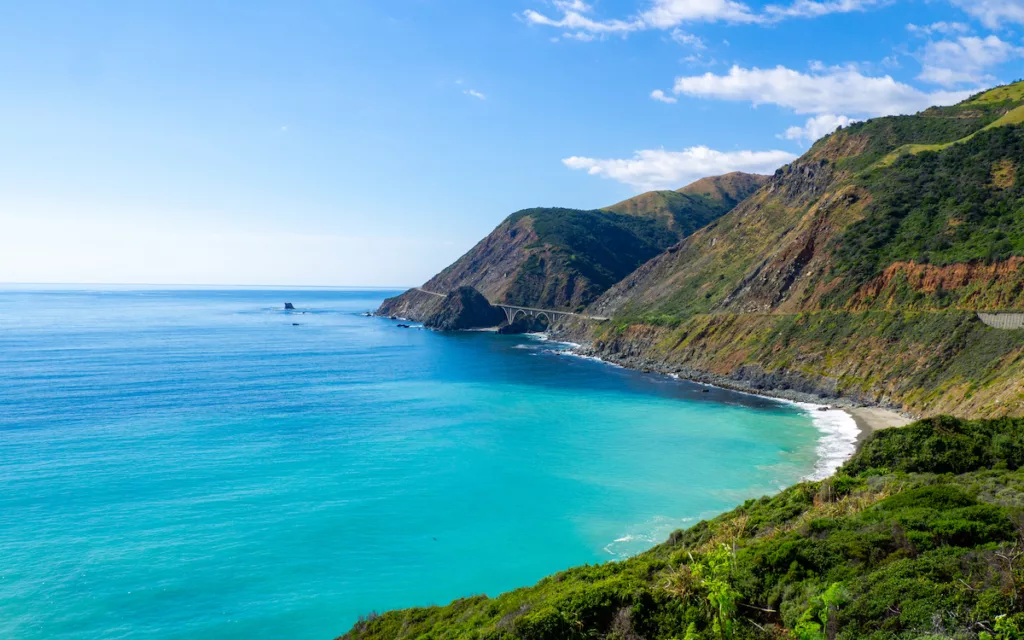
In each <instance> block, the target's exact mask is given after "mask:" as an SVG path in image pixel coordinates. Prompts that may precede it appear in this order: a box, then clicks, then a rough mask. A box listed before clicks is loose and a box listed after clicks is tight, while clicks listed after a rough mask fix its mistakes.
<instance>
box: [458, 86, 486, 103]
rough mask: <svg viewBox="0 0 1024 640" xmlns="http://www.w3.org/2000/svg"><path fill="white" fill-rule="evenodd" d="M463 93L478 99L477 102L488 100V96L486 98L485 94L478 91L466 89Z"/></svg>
mask: <svg viewBox="0 0 1024 640" xmlns="http://www.w3.org/2000/svg"><path fill="white" fill-rule="evenodd" d="M462 93H464V94H466V95H467V96H472V97H474V98H476V99H477V100H486V99H487V96H485V95H484V94H482V93H480V92H479V91H477V90H476V89H466V90H464V91H463V92H462Z"/></svg>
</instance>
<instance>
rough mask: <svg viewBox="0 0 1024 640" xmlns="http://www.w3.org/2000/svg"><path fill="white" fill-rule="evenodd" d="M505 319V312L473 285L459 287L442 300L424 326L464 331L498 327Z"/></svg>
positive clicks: (440, 329) (439, 329) (441, 329)
mask: <svg viewBox="0 0 1024 640" xmlns="http://www.w3.org/2000/svg"><path fill="white" fill-rule="evenodd" d="M504 321H505V313H504V312H503V311H502V310H501V309H499V308H497V307H494V306H491V303H490V302H488V301H487V298H485V297H483V295H481V294H480V292H479V291H477V290H476V289H474V288H473V287H459V288H458V289H456V290H454V291H452V292H451V293H449V294H448V295H447V296H445V297H444V299H443V300H442V301H441V304H440V306H439V307H438V308H437V310H436V311H435V312H434V313H432V314H431V315H430V316H428V317H427V318H426V319H425V320H424V321H423V326H425V327H427V328H428V329H436V330H438V331H464V330H466V329H481V328H487V327H496V326H498V325H500V324H501V323H502V322H504Z"/></svg>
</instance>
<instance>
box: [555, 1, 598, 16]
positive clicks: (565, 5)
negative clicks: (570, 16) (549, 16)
mask: <svg viewBox="0 0 1024 640" xmlns="http://www.w3.org/2000/svg"><path fill="white" fill-rule="evenodd" d="M555 6H556V7H558V8H559V9H561V10H562V11H577V12H579V13H587V12H588V11H590V8H591V7H590V5H589V4H587V3H586V2H583V0H555Z"/></svg>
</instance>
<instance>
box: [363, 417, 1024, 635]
mask: <svg viewBox="0 0 1024 640" xmlns="http://www.w3.org/2000/svg"><path fill="white" fill-rule="evenodd" d="M1022 467H1024V420H1020V419H1016V420H1014V419H1002V420H997V421H974V422H962V421H959V420H956V419H953V418H938V419H933V420H926V421H921V422H918V423H916V424H914V425H911V426H908V427H904V428H901V429H890V430H886V431H881V432H878V433H876V434H875V435H874V436H873V437H872V438H871V439H870V440H868V441H867V442H866V443H865V445H864V447H863V449H862V450H861V451H860V453H858V454H857V455H856V456H855V457H854V458H853V459H852V460H850V461H849V462H848V463H847V464H846V465H845V466H844V467H843V468H842V469H841V470H840V471H839V472H838V473H837V474H836V475H835V476H833V477H832V478H830V479H828V480H825V481H822V482H805V483H802V484H798V485H796V486H794V487H791V488H789V489H786V490H785V491H783V492H782V493H780V494H778V495H776V496H774V497H771V498H761V499H759V500H749V501H747V502H746V503H744V504H743V505H742V506H740V507H738V508H736V509H735V510H733V511H731V512H729V513H726V514H724V515H721V516H719V517H717V518H714V519H713V520H710V521H707V522H701V523H700V524H698V525H696V526H694V527H692V528H690V529H688V530H686V531H678V532H676V533H674V534H673V535H672V536H671V537H670V539H669V540H668V541H667V542H665V543H664V544H662V545H659V546H657V547H655V548H654V549H652V550H650V551H648V552H646V553H643V554H641V555H639V556H636V557H634V558H631V559H629V560H625V561H622V562H610V563H607V564H603V565H598V566H586V567H578V568H575V569H570V570H569V571H565V572H563V573H559V574H556V575H553V576H550V577H548V578H545V579H544V580H542V581H541V582H539V583H538V584H537V585H535V586H533V587H527V588H523V589H518V590H516V591H512V592H510V593H506V594H503V595H500V596H498V597H495V598H488V597H486V596H474V597H470V598H465V599H462V600H457V601H455V602H453V603H451V604H450V605H448V606H445V607H430V608H424V609H409V610H405V611H393V612H389V613H386V614H384V615H381V616H377V615H370V616H368V617H367V618H365V619H364V620H363V621H361V622H360V623H359V624H357V625H356V626H355V627H354V628H353V629H352V630H351V631H350V632H349V633H348V634H347V635H346V636H344V638H347V639H350V640H378V639H379V640H385V639H387V640H400V639H405V638H409V639H412V638H431V639H434V640H443V639H453V640H454V639H456V638H458V639H460V640H461V639H471V638H477V639H480V640H483V639H493V640H499V639H510V640H511V639H514V638H515V639H523V640H548V639H550V640H556V639H557V640H567V639H574V638H578V639H584V638H605V639H609V640H612V639H614V640H627V639H633V640H635V639H639V638H644V639H646V640H703V639H708V640H710V639H715V640H720V639H724V638H730V639H733V640H741V639H748V638H749V639H768V638H780V639H781V638H797V639H800V640H819V639H820V640H825V639H826V638H829V639H835V638H838V639H849V640H854V639H862V638H877V639H879V640H881V639H885V640H896V639H903V638H906V639H910V638H932V639H936V640H937V639H939V638H951V639H952V638H987V639H993V640H994V639H1000V640H1010V639H1018V638H1021V637H1024V551H1022V549H1024V546H1022V545H1024V539H1022V534H1024V469H1022Z"/></svg>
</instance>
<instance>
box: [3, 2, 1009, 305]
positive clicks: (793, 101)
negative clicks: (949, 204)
mask: <svg viewBox="0 0 1024 640" xmlns="http://www.w3.org/2000/svg"><path fill="white" fill-rule="evenodd" d="M0 10H2V13H0V15H2V19H0V87H2V88H0V91H2V94H0V97H2V99H0V150H2V152H0V221H2V222H3V227H4V229H5V231H6V232H5V233H4V234H0V282H140V283H141V282H146V283H195V284H218V283H219V284H296V285H299V284H307V285H366V286H382V285H412V284H417V283H420V282H422V281H424V280H426V279H427V278H428V277H429V276H430V275H432V274H433V273H434V272H436V271H438V270H439V269H441V268H442V267H444V266H445V265H447V264H448V263H449V262H451V261H452V260H453V259H455V258H457V257H458V256H459V255H461V254H462V253H463V252H464V251H465V250H467V249H468V248H469V247H470V246H472V245H473V243H475V242H476V241H477V240H478V239H479V238H481V237H482V236H483V235H485V234H486V233H487V232H489V231H490V230H491V229H492V228H493V227H494V226H496V225H497V224H498V223H499V222H500V221H501V219H502V218H504V217H505V216H506V215H507V214H509V213H511V212H512V211H515V210H517V209H520V208H524V207H530V206H551V205H558V206H571V207H580V208H589V207H600V206H605V205H608V204H611V203H614V202H616V201H618V200H621V199H624V198H627V197H629V196H631V195H633V194H635V193H638V192H641V191H644V190H647V189H651V188H677V187H680V186H682V185H684V184H686V183H688V182H690V181H692V180H693V179H696V178H698V177H701V176H703V175H712V174H717V173H723V172H726V171H731V170H747V171H761V172H769V171H771V170H773V169H774V168H775V167H777V166H779V165H781V164H783V163H785V162H787V161H789V160H791V159H792V158H794V157H796V156H797V155H799V154H800V153H801V152H802V151H803V150H804V149H806V148H807V146H808V145H809V144H810V142H811V141H813V139H814V138H816V137H818V136H820V135H823V134H825V133H827V132H828V131H830V130H831V129H832V128H834V127H835V126H836V125H837V124H841V123H845V122H848V121H850V120H851V119H853V120H856V119H863V118H866V117H872V116H877V115H884V114H891V113H909V112H914V111H917V110H919V109H921V108H924V107H926V106H928V105H929V104H936V103H952V102H956V101H957V100H959V99H960V98H961V97H962V96H964V95H967V94H970V93H972V92H974V91H976V90H978V89H980V88H984V87H988V86H991V85H993V84H998V83H1001V82H1007V81H1012V80H1015V79H1017V78H1019V77H1021V76H1024V73H1021V69H1022V68H1024V67H1022V65H1021V62H1022V58H1024V42H1022V39H1021V31H1022V28H1024V0H982V1H975V2H972V1H968V0H930V1H924V0H907V1H904V0H895V1H888V2H887V1H872V0H835V1H823V2H817V1H813V0H795V1H793V2H787V1H786V0H780V2H779V3H764V4H762V3H755V2H740V1H739V0H590V1H587V2H583V1H581V0H561V1H558V0H460V1H455V0H449V1H443V0H348V1H345V0H340V1H338V0H336V1H333V2H327V1H313V0H309V1H301V2H300V1H295V2H261V1H258V0H256V1H251V2H244V3H242V2H220V1H212V0H203V1H201V2H190V1H187V0H177V1H175V2H159V1H155V0H154V1H152V2H145V3H140V2H102V1H95V2H90V3H83V2H49V1H46V0H38V1H35V2H30V3H25V2H6V1H0Z"/></svg>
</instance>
